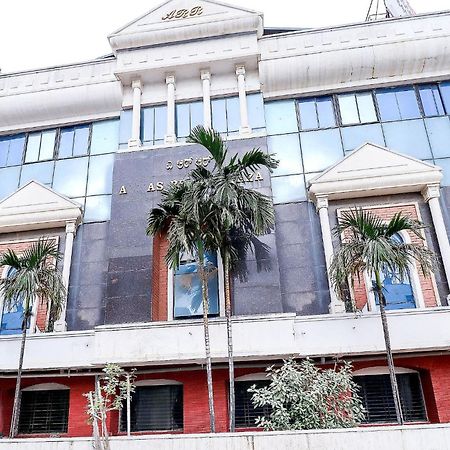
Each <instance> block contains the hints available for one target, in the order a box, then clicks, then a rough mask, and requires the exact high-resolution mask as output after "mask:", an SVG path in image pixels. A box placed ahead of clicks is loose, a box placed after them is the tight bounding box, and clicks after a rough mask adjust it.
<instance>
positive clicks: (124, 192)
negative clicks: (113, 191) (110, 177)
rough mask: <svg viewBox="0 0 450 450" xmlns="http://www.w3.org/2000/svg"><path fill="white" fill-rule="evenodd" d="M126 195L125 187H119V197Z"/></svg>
mask: <svg viewBox="0 0 450 450" xmlns="http://www.w3.org/2000/svg"><path fill="white" fill-rule="evenodd" d="M126 193H127V189H126V187H125V186H121V187H120V189H119V195H124V194H126Z"/></svg>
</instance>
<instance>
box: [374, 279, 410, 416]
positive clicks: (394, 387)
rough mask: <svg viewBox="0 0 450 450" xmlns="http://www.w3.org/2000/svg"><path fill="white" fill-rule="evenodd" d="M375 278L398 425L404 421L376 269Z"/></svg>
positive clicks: (381, 290)
mask: <svg viewBox="0 0 450 450" xmlns="http://www.w3.org/2000/svg"><path fill="white" fill-rule="evenodd" d="M375 280H376V287H375V290H376V293H377V296H378V301H379V304H380V315H381V323H382V325H383V335H384V342H385V345H386V356H387V363H388V368H389V376H390V379H391V388H392V395H393V397H394V406H395V414H396V416H397V423H398V424H399V425H403V423H404V420H403V411H402V406H401V400H400V393H399V390H398V383H397V377H396V376H395V366H394V358H393V356H392V349H391V338H390V336H389V327H388V322H387V316H386V309H385V306H386V299H385V297H384V294H383V283H382V282H381V277H380V273H379V272H378V271H376V272H375Z"/></svg>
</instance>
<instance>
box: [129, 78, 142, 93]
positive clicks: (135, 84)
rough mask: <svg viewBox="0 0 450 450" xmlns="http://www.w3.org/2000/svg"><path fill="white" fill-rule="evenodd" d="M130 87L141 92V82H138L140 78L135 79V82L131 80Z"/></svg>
mask: <svg viewBox="0 0 450 450" xmlns="http://www.w3.org/2000/svg"><path fill="white" fill-rule="evenodd" d="M131 87H132V88H133V89H140V90H141V91H142V81H141V80H140V78H137V79H136V80H133V81H132V82H131Z"/></svg>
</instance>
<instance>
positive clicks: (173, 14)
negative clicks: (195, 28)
mask: <svg viewBox="0 0 450 450" xmlns="http://www.w3.org/2000/svg"><path fill="white" fill-rule="evenodd" d="M202 14H203V8H202V7H201V6H194V7H193V8H191V9H173V10H172V11H170V12H168V13H167V14H166V15H165V16H162V17H161V19H162V20H172V19H187V18H189V17H195V16H201V15H202Z"/></svg>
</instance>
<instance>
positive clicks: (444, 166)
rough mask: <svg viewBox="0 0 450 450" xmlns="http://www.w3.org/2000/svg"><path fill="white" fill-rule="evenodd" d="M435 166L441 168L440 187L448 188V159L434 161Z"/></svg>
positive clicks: (449, 165) (449, 168) (449, 169)
mask: <svg viewBox="0 0 450 450" xmlns="http://www.w3.org/2000/svg"><path fill="white" fill-rule="evenodd" d="M435 164H436V166H439V167H441V168H442V173H443V175H444V178H443V179H442V181H441V184H442V186H450V158H446V159H436V161H435Z"/></svg>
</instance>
